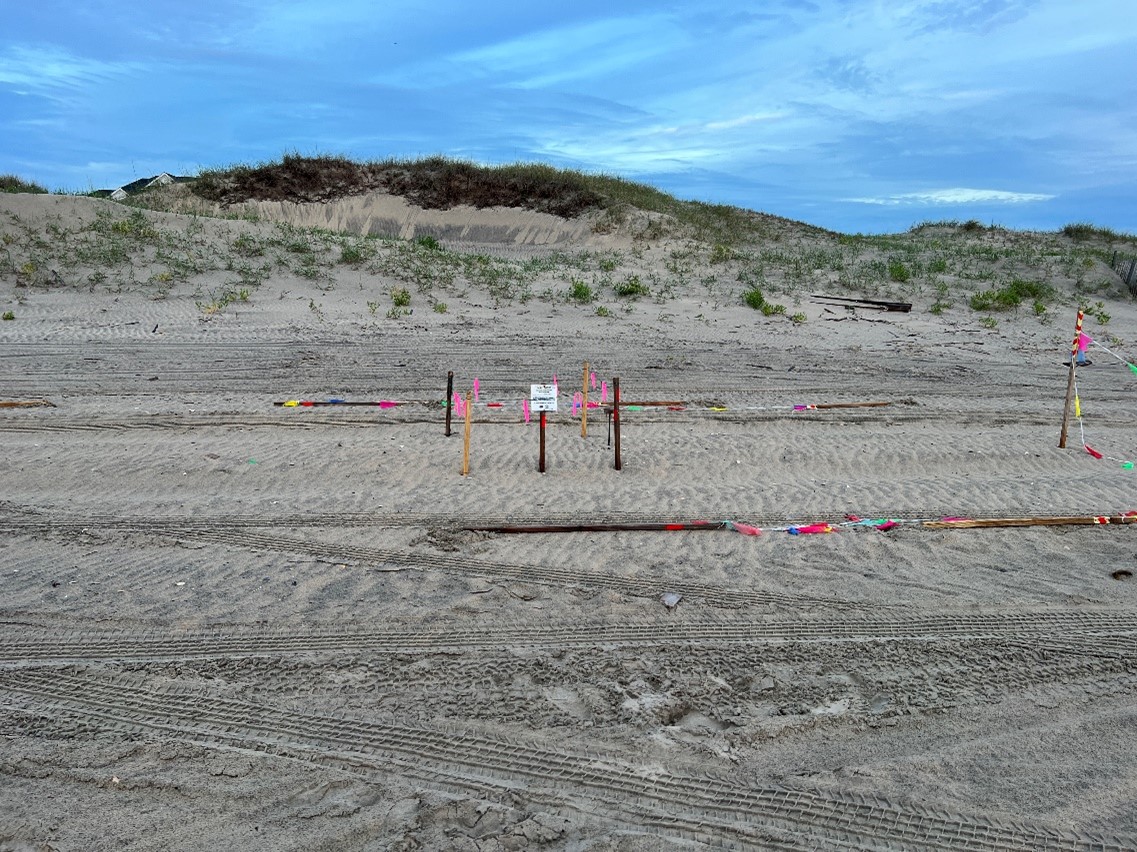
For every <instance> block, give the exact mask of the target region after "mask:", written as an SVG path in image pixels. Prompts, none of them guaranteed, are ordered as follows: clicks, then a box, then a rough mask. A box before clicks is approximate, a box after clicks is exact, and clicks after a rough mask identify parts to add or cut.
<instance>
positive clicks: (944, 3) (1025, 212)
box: [0, 0, 1137, 233]
mask: <svg viewBox="0 0 1137 852" xmlns="http://www.w3.org/2000/svg"><path fill="white" fill-rule="evenodd" d="M0 22H2V23H0V174H16V175H18V176H20V177H22V178H24V179H27V180H33V181H36V182H38V183H40V184H42V185H44V186H46V187H47V188H49V189H53V190H56V189H62V190H69V191H81V192H85V191H88V190H91V189H111V188H114V187H117V186H120V185H122V184H124V183H129V182H130V181H132V180H135V179H137V178H139V177H148V176H150V175H155V174H159V173H161V172H171V173H174V174H186V175H193V174H196V173H198V172H199V171H200V170H202V169H206V168H218V167H225V166H230V165H235V164H248V165H253V164H257V163H262V162H268V161H273V160H278V159H279V158H280V157H281V156H282V155H283V154H286V153H299V154H303V155H342V156H347V157H350V158H352V159H357V160H382V159H387V158H389V157H397V158H416V157H423V156H432V155H435V154H443V155H447V156H450V157H455V158H460V159H466V160H471V161H474V162H478V163H484V164H488V165H494V164H501V163H515V162H541V163H548V164H551V165H554V166H558V167H564V168H571V169H577V170H581V171H586V172H595V173H603V174H610V175H617V176H619V177H623V178H627V179H629V180H634V181H639V182H643V183H649V184H651V185H653V186H656V187H658V188H660V189H662V190H664V191H666V192H669V193H672V194H674V195H676V196H678V197H679V198H683V199H691V200H696V201H704V202H710V203H716V204H733V205H738V206H740V207H745V208H748V209H751V210H758V211H762V212H765V213H772V214H775V215H778V216H785V217H788V218H792V219H799V220H802V221H805V222H809V223H811V224H814V225H819V226H822V227H825V228H830V229H833V230H837V231H842V232H845V233H883V232H899V231H904V230H907V229H908V228H910V227H912V226H913V225H915V224H917V223H920V222H924V221H940V220H953V219H954V220H969V219H977V220H979V221H980V222H982V223H983V224H996V225H1002V226H1004V227H1008V228H1021V229H1041V230H1056V229H1058V228H1061V227H1062V226H1063V225H1065V224H1068V223H1072V222H1089V223H1092V224H1095V225H1098V226H1100V227H1106V228H1112V229H1114V230H1117V231H1124V232H1128V233H1137V15H1134V12H1133V6H1132V0H960V2H951V0H892V2H888V1H887V0H866V1H865V2H856V0H768V2H757V1H756V0H751V2H730V0H675V2H668V1H667V0H650V2H641V1H640V0H617V2H613V1H612V0H606V2H601V0H575V2H572V3H560V2H558V3H542V2H540V0H525V2H522V0H481V2H479V3H471V2H464V0H432V2H430V3H423V2H421V0H414V2H411V0H382V2H379V0H320V2H315V0H226V2H217V0H197V2H194V3H187V2H185V0H148V2H146V3H139V2H135V0H130V2H128V1H127V0H83V2H75V0H66V1H65V2H63V0H33V2H22V1H21V0H0Z"/></svg>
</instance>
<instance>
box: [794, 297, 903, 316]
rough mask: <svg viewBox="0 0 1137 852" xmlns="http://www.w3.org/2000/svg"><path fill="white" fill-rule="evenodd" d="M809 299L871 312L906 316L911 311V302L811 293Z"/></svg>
mask: <svg viewBox="0 0 1137 852" xmlns="http://www.w3.org/2000/svg"><path fill="white" fill-rule="evenodd" d="M809 298H811V299H813V300H814V301H816V302H822V303H823V304H831V305H838V306H841V307H846V308H867V309H869V310H873V311H894V312H899V313H903V314H906V313H908V312H909V311H911V310H912V303H911V302H889V301H887V300H885V299H854V298H852V297H850V296H827V295H826V294H824V293H813V294H811V295H810V297H809Z"/></svg>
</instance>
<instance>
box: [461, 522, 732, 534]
mask: <svg viewBox="0 0 1137 852" xmlns="http://www.w3.org/2000/svg"><path fill="white" fill-rule="evenodd" d="M728 526H729V522H728V521H679V522H676V523H656V522H646V521H645V522H644V523H627V524H535V525H524V526H523V525H511V524H505V525H502V526H485V527H464V529H466V530H469V531H470V532H492V533H513V534H522V533H573V532H627V531H643V532H678V531H682V532H691V531H696V530H722V529H726V528H727V527H728Z"/></svg>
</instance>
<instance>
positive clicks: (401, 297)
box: [391, 287, 411, 308]
mask: <svg viewBox="0 0 1137 852" xmlns="http://www.w3.org/2000/svg"><path fill="white" fill-rule="evenodd" d="M391 301H392V302H393V303H394V304H395V307H396V308H405V307H407V306H408V305H409V304H410V303H411V291H410V290H408V289H407V288H406V287H396V288H395V289H394V290H392V291H391Z"/></svg>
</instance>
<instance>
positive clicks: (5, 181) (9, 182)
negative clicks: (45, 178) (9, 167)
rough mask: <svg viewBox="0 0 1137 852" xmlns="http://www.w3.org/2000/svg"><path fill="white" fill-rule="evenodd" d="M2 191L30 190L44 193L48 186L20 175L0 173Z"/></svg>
mask: <svg viewBox="0 0 1137 852" xmlns="http://www.w3.org/2000/svg"><path fill="white" fill-rule="evenodd" d="M0 192H29V193H33V194H36V195H44V194H45V193H47V188H46V187H43V186H40V185H39V184H38V183H36V182H34V181H30V180H24V179H23V178H22V177H19V176H18V175H0Z"/></svg>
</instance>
